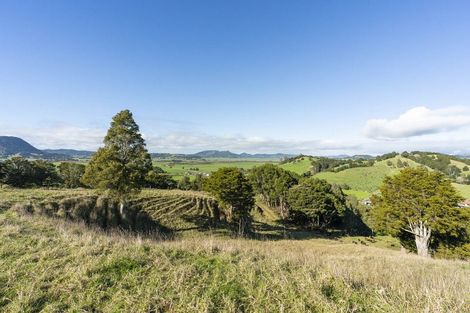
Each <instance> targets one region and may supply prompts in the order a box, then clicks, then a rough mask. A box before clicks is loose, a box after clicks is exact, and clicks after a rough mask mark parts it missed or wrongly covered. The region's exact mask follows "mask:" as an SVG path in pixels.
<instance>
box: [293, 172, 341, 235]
mask: <svg viewBox="0 0 470 313" xmlns="http://www.w3.org/2000/svg"><path fill="white" fill-rule="evenodd" d="M288 202H289V205H290V207H291V210H292V211H294V213H295V214H296V216H297V218H298V217H299V216H300V217H304V218H305V219H306V222H307V223H308V224H309V225H310V227H312V228H324V227H326V226H328V225H330V224H331V223H332V222H333V221H334V220H335V219H336V218H337V217H338V216H339V215H340V214H341V213H342V212H343V211H344V209H345V207H346V198H345V197H344V194H342V191H341V188H339V187H333V186H332V185H331V184H329V183H328V182H327V181H325V180H322V179H317V178H314V177H311V178H307V179H305V180H303V181H302V182H301V183H300V184H298V185H296V186H294V187H292V188H291V189H290V190H289V196H288Z"/></svg>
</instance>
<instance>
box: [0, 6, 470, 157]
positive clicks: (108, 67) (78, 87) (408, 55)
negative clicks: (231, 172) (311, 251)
mask: <svg viewBox="0 0 470 313" xmlns="http://www.w3.org/2000/svg"><path fill="white" fill-rule="evenodd" d="M469 16H470V2H469V1H326V0H325V1H313V0H311V1H259V0H250V1H203V0H200V1H169V0H168V1H8V0H7V1H5V0H0V135H16V136H21V137H23V138H25V139H27V140H29V141H30V142H31V143H33V144H35V145H36V146H38V147H40V148H77V149H95V148H96V147H97V146H99V144H100V142H101V139H102V136H103V134H104V133H105V131H106V128H107V127H108V125H109V121H110V119H111V117H112V116H113V114H115V113H116V112H118V111H119V110H121V109H124V108H129V109H130V110H131V111H132V112H133V113H134V116H135V118H136V120H137V122H138V123H139V125H140V126H141V131H142V133H143V134H144V136H145V138H146V139H147V142H148V146H149V149H150V150H152V151H158V152H195V151H199V150H204V149H224V150H225V149H229V150H232V151H235V152H242V151H246V152H289V153H311V154H318V155H330V154H340V153H350V154H354V153H383V152H388V151H391V150H414V149H420V150H436V151H443V152H452V153H463V152H470V132H469V130H470V35H469V34H470V18H469Z"/></svg>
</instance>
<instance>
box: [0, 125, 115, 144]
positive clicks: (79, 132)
mask: <svg viewBox="0 0 470 313" xmlns="http://www.w3.org/2000/svg"><path fill="white" fill-rule="evenodd" d="M1 133H2V135H9V136H17V137H21V138H22V139H24V140H26V141H28V142H29V143H31V144H33V145H34V146H36V147H37V148H40V149H47V148H50V149H59V148H71V149H83V150H95V149H97V148H98V147H99V146H100V145H101V143H102V142H103V137H104V135H105V134H106V131H105V130H103V129H92V128H80V127H75V126H53V127H40V128H28V127H21V128H18V129H16V128H14V129H12V128H10V129H4V130H1Z"/></svg>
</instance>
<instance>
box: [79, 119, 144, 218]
mask: <svg viewBox="0 0 470 313" xmlns="http://www.w3.org/2000/svg"><path fill="white" fill-rule="evenodd" d="M151 170H152V160H151V158H150V154H149V153H148V151H147V149H146V147H145V142H144V139H143V138H142V136H141V134H140V132H139V126H138V125H137V124H136V122H135V121H134V118H133V117H132V113H131V112H130V111H129V110H123V111H121V112H119V113H118V114H116V115H115V116H114V117H113V120H112V122H111V127H110V128H109V130H108V133H107V135H106V137H105V138H104V147H102V148H100V149H98V151H97V152H96V153H95V154H94V155H93V157H92V158H91V160H90V162H89V163H88V165H87V167H86V169H85V174H84V175H83V177H82V182H83V183H84V184H85V185H89V186H91V187H93V188H97V189H101V190H105V191H107V192H108V193H109V195H110V196H112V197H114V198H115V199H117V200H118V201H119V204H120V211H121V214H122V212H123V209H124V206H125V203H126V201H127V200H128V198H129V197H130V196H131V195H132V194H135V193H138V192H140V190H141V188H142V187H143V186H145V183H146V180H145V178H146V175H147V174H148V172H149V171H151Z"/></svg>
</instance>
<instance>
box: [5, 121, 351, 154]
mask: <svg viewBox="0 0 470 313" xmlns="http://www.w3.org/2000/svg"><path fill="white" fill-rule="evenodd" d="M0 131H1V133H0V135H11V136H18V137H21V138H23V139H25V140H26V141H28V142H30V143H31V144H33V145H34V146H36V147H38V148H40V149H46V148H52V149H57V148H72V149H85V150H96V149H97V148H98V147H99V146H101V144H102V141H103V137H104V136H105V134H106V129H98V128H80V127H76V126H70V125H63V124H59V125H52V126H49V127H47V126H44V125H43V126H42V127H37V128H27V127H21V128H18V129H16V128H10V129H1V130H0ZM143 137H144V138H145V140H146V142H147V147H148V149H149V150H150V151H152V152H180V153H188V152H197V151H201V150H209V149H210V150H212V149H214V150H231V151H234V152H249V153H277V152H284V153H310V154H328V153H337V152H338V151H341V152H342V151H345V150H347V151H354V150H357V149H359V147H360V145H359V144H358V143H354V142H341V141H335V140H290V139H272V138H263V137H247V136H243V135H222V136H218V135H209V134H204V133H198V132H171V133H167V134H153V133H148V132H145V130H144V132H143Z"/></svg>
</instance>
